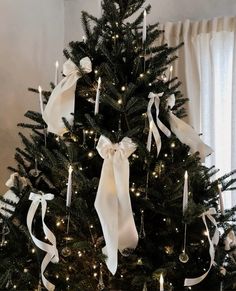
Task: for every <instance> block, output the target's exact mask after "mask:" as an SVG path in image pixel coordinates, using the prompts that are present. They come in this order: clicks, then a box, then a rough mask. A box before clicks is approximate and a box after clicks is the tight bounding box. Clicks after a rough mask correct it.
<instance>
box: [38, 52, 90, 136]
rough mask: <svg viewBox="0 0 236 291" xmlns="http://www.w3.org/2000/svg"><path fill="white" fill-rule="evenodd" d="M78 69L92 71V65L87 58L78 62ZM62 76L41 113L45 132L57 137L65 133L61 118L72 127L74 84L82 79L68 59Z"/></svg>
mask: <svg viewBox="0 0 236 291" xmlns="http://www.w3.org/2000/svg"><path fill="white" fill-rule="evenodd" d="M80 67H81V69H82V71H83V73H90V72H91V71H92V64H91V60H90V59H89V57H85V58H83V59H81V60H80ZM63 74H64V75H65V78H64V79H62V80H61V82H60V83H59V84H58V85H57V86H56V87H55V88H54V90H53V91H52V94H51V96H50V98H49V101H48V103H47V105H46V107H45V109H44V112H43V119H44V121H45V122H46V123H47V126H48V128H47V130H48V131H49V132H52V133H55V134H57V135H63V134H64V133H65V132H66V128H65V124H64V122H63V120H62V117H64V118H66V119H67V121H68V122H69V123H70V124H71V125H72V123H73V119H74V118H73V116H72V115H71V113H73V112H74V105H75V89H76V83H77V80H78V79H79V78H81V77H82V75H81V73H80V71H79V69H78V67H77V66H76V65H75V64H74V63H73V62H72V61H71V59H68V60H67V61H66V62H65V63H64V65H63Z"/></svg>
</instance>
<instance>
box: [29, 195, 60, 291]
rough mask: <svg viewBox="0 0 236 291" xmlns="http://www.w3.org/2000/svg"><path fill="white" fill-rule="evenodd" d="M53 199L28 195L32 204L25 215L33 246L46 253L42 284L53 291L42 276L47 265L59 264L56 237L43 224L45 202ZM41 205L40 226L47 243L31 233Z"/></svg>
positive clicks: (52, 287)
mask: <svg viewBox="0 0 236 291" xmlns="http://www.w3.org/2000/svg"><path fill="white" fill-rule="evenodd" d="M53 198H54V195H53V194H42V195H41V194H35V193H32V192H31V193H30V196H29V200H32V203H31V205H30V208H29V211H28V214H27V226H28V229H29V233H30V235H31V237H32V240H33V242H34V243H35V245H36V246H37V247H38V248H40V249H41V250H43V251H45V252H46V255H45V257H44V259H43V261H42V264H41V275H42V282H43V284H44V286H45V288H46V289H47V290H50V291H53V290H54V289H55V286H54V285H53V284H52V283H50V282H49V281H48V280H47V279H46V278H45V276H44V271H45V269H46V267H47V265H48V264H49V263H50V262H52V263H58V262H59V255H58V250H57V247H56V237H55V236H54V234H53V233H52V232H51V230H50V229H49V228H48V227H47V226H46V224H45V222H44V217H45V214H46V208H47V200H52V199H53ZM40 203H41V205H42V224H43V231H44V234H45V236H46V237H47V239H48V240H49V242H50V243H51V244H49V243H45V242H43V241H41V240H39V239H37V238H36V237H35V236H34V235H33V233H32V222H33V219H34V215H35V212H36V210H37V208H38V206H39V204H40Z"/></svg>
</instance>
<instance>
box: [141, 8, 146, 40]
mask: <svg viewBox="0 0 236 291" xmlns="http://www.w3.org/2000/svg"><path fill="white" fill-rule="evenodd" d="M146 38H147V12H146V10H144V11H143V39H142V40H143V43H144V42H145V41H146Z"/></svg>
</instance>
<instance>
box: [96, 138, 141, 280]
mask: <svg viewBox="0 0 236 291" xmlns="http://www.w3.org/2000/svg"><path fill="white" fill-rule="evenodd" d="M97 150H98V152H99V154H100V155H101V157H102V158H103V159H104V162H103V166H102V171H101V177H100V181H99V185H98V191H97V196H96V200H95V208H96V211H97V213H98V216H99V219H100V222H101V225H102V230H103V235H104V239H105V242H106V246H105V247H104V248H103V253H104V254H105V255H106V256H107V260H106V264H107V267H108V269H109V270H110V272H111V273H112V274H113V275H114V274H115V272H116V270H117V250H118V249H119V251H120V252H121V253H122V251H123V250H125V249H134V248H136V246H137V243H138V233H137V230H136V226H135V223H134V218H133V213H132V208H131V202H130V196H129V161H128V157H129V156H130V155H131V154H132V153H133V152H134V151H135V150H136V145H135V144H134V143H133V142H132V140H131V139H130V138H128V137H125V138H123V139H122V141H121V142H120V143H119V144H112V143H111V141H110V140H109V139H108V138H106V137H105V136H101V137H100V138H99V141H98V145H97Z"/></svg>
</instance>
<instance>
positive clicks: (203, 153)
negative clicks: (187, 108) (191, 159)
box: [167, 94, 213, 162]
mask: <svg viewBox="0 0 236 291" xmlns="http://www.w3.org/2000/svg"><path fill="white" fill-rule="evenodd" d="M174 105H175V96H174V95H173V94H172V95H171V96H170V97H169V98H168V99H167V106H168V107H169V108H170V111H169V122H170V128H171V131H172V132H173V133H174V134H175V135H176V136H177V138H178V139H179V140H180V141H181V142H182V143H184V144H186V145H188V146H189V147H190V152H191V153H192V154H194V153H196V152H199V156H200V158H201V161H202V162H204V161H205V157H207V156H209V155H210V154H211V153H212V152H213V150H212V149H211V148H210V147H209V146H208V145H206V144H205V143H204V142H203V141H202V140H201V139H200V137H199V135H198V134H197V133H196V131H195V130H194V129H193V128H192V127H191V126H190V125H188V124H187V123H185V122H184V121H183V120H181V119H180V118H178V117H177V116H175V115H174V113H173V112H172V111H171V109H172V107H173V106H174Z"/></svg>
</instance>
